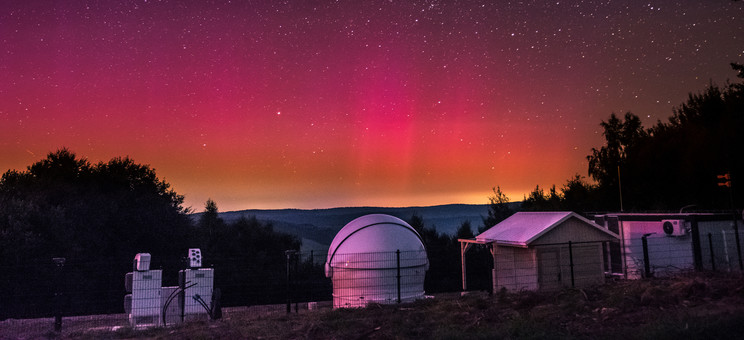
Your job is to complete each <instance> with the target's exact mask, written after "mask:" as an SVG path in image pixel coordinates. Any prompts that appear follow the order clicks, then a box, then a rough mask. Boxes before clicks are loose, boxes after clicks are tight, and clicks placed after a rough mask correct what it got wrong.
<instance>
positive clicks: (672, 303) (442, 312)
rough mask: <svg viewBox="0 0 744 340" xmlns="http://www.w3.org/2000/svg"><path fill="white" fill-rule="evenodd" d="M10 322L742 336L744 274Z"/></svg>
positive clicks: (315, 333) (274, 331)
mask: <svg viewBox="0 0 744 340" xmlns="http://www.w3.org/2000/svg"><path fill="white" fill-rule="evenodd" d="M8 321H9V320H6V321H3V322H2V323H0V327H1V328H0V334H2V335H0V337H1V338H26V339H31V338H59V339H106V338H152V339H546V338H548V339H562V338H565V339H570V338H602V339H739V338H742V336H743V335H744V279H742V278H741V277H739V276H738V275H731V274H728V275H725V274H708V273H696V274H689V275H680V276H676V277H672V278H657V279H646V280H636V281H616V282H611V283H607V284H605V285H601V286H596V287H590V288H585V289H565V290H562V291H559V292H552V293H543V292H527V291H525V292H516V293H510V292H497V293H495V294H493V295H489V294H486V293H482V292H474V293H470V294H467V295H465V296H460V294H459V293H450V294H440V295H437V296H435V297H434V298H432V299H425V300H421V301H417V302H414V303H410V304H401V305H370V306H368V307H366V308H361V309H336V310H333V309H331V308H321V309H319V310H307V309H303V308H300V309H299V310H298V311H297V312H295V310H294V309H293V311H292V313H291V314H287V313H286V309H285V308H284V306H274V307H273V308H269V307H264V308H258V306H254V307H250V308H247V307H242V308H229V309H225V311H224V313H223V318H222V319H219V320H215V321H196V322H189V323H186V324H182V325H178V326H175V327H167V328H154V329H147V330H134V329H131V328H130V327H127V326H119V327H116V329H113V328H112V327H100V326H99V327H90V326H86V324H85V323H84V322H79V323H78V324H76V323H75V319H70V320H65V327H64V329H63V331H62V332H61V333H55V332H53V331H51V323H46V324H45V325H43V327H42V326H39V327H21V325H23V323H22V322H20V320H11V321H13V322H11V323H9V322H8ZM39 322H41V321H39ZM46 322H51V321H50V320H47V321H46ZM26 326H29V325H28V324H27V325H26Z"/></svg>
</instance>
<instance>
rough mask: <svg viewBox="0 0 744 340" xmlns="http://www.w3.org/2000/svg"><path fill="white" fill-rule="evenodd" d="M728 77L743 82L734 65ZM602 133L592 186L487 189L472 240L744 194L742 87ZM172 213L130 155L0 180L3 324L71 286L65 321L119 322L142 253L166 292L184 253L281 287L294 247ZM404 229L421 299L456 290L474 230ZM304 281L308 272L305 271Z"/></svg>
mask: <svg viewBox="0 0 744 340" xmlns="http://www.w3.org/2000/svg"><path fill="white" fill-rule="evenodd" d="M732 67H733V69H734V70H735V71H737V72H738V77H739V78H742V77H744V74H742V71H744V67H743V66H742V65H739V64H732ZM600 125H601V127H602V128H603V129H604V132H603V134H604V137H605V142H606V143H605V145H603V146H601V147H600V148H598V149H596V148H595V149H592V150H591V154H589V155H588V156H587V161H588V171H587V173H588V176H589V178H590V179H591V182H590V180H589V179H587V178H586V177H583V176H581V175H579V174H576V175H574V177H572V178H570V179H569V180H567V182H566V183H565V184H563V186H562V187H561V188H560V189H557V188H556V186H555V185H553V186H552V187H550V188H549V189H548V191H547V193H546V192H545V190H544V189H543V188H540V187H539V186H537V187H535V189H534V190H533V191H532V192H530V193H529V194H527V195H525V197H524V198H523V200H522V202H521V203H513V202H510V199H509V197H507V196H506V195H504V194H503V192H502V191H501V188H500V187H499V186H496V187H494V188H493V195H492V196H490V197H488V199H489V212H488V216H484V217H483V220H482V221H481V222H482V224H481V225H479V226H477V231H479V232H481V231H484V230H485V229H487V228H490V227H491V226H493V225H495V224H496V223H498V222H500V221H501V220H503V219H505V218H507V217H508V216H510V215H511V214H512V213H514V211H515V210H520V209H521V210H571V211H576V212H579V213H583V212H587V211H618V210H620V209H623V210H626V211H640V210H674V211H676V210H679V209H680V208H682V207H690V206H693V205H694V207H692V209H718V210H721V209H734V208H735V207H737V206H738V204H740V202H741V200H742V195H743V194H744V191H742V190H736V188H737V187H736V185H737V184H738V183H739V182H738V179H739V176H740V174H741V173H742V167H743V166H744V164H743V163H744V160H742V158H743V157H744V152H742V151H744V150H742V145H744V143H743V142H742V141H741V139H742V136H744V84H742V83H727V84H726V85H725V86H723V87H719V86H716V85H714V84H710V85H709V86H708V87H707V88H706V89H705V90H704V91H702V92H701V93H698V94H690V95H689V98H688V100H687V102H686V103H684V104H682V105H681V106H679V107H677V108H675V109H674V110H673V113H672V116H671V117H670V118H669V120H668V121H667V122H661V121H658V122H657V123H656V124H655V125H654V126H652V127H650V128H644V127H643V126H642V124H641V120H640V119H639V117H638V116H636V115H634V114H633V113H630V112H628V113H626V114H625V115H624V116H623V117H619V116H618V115H616V114H614V113H613V114H611V115H610V117H609V119H608V120H607V121H603V122H601V124H600ZM724 173H727V174H729V178H730V181H731V183H732V186H731V187H720V186H719V185H718V181H719V180H718V178H717V176H718V175H721V174H724ZM183 201H184V197H183V196H181V195H179V194H177V193H176V192H175V191H174V190H173V189H172V188H171V187H170V185H169V184H168V183H167V182H165V181H164V180H161V179H159V178H158V177H157V176H156V173H155V170H154V169H152V168H150V167H149V166H147V165H141V164H137V163H135V162H134V161H133V160H132V159H130V158H128V157H125V158H121V157H117V158H114V159H111V160H110V161H108V162H99V163H97V164H91V163H90V162H89V161H88V160H86V159H85V158H80V157H78V156H77V155H75V154H74V153H73V152H72V151H70V150H68V149H64V148H63V149H60V150H57V151H55V152H51V153H49V154H48V155H47V157H46V158H45V159H42V160H40V161H38V162H36V163H34V164H32V165H30V166H28V168H27V169H26V170H24V171H18V170H8V171H6V172H5V173H4V174H3V175H2V177H1V178H0V268H3V269H4V270H5V271H4V272H5V273H6V275H4V276H3V277H0V291H2V292H4V294H5V297H4V298H3V299H0V319H3V318H7V317H22V316H41V315H49V314H50V313H51V310H52V309H51V308H50V304H51V303H52V300H53V299H52V297H53V292H54V291H55V290H58V289H60V287H62V288H61V289H63V290H64V289H65V287H66V286H69V285H72V284H74V285H75V289H74V291H76V292H82V293H80V294H83V295H81V296H77V297H74V296H70V297H68V301H67V304H66V305H67V306H69V307H68V308H69V311H68V312H67V313H68V314H84V313H100V312H120V311H121V305H122V298H123V276H124V273H126V272H128V271H131V268H132V267H131V262H130V261H131V259H132V258H133V256H134V254H136V253H139V252H149V253H151V254H152V258H153V267H154V268H163V270H164V275H165V277H164V284H168V285H175V284H176V280H177V279H176V275H177V274H176V273H177V271H178V270H179V269H182V268H184V267H185V264H184V262H182V259H183V258H184V257H185V255H186V249H188V248H192V247H199V248H202V249H203V252H204V254H205V257H206V258H205V262H206V264H207V265H213V266H215V268H217V270H216V273H215V274H216V278H215V281H216V282H215V284H216V285H223V286H225V287H244V288H245V287H264V286H267V285H269V286H270V285H276V284H277V283H276V282H267V281H266V280H265V278H266V277H276V278H277V280H281V279H279V278H283V277H284V275H285V274H286V273H285V270H286V266H285V264H286V261H287V257H286V254H285V253H284V251H285V250H291V249H294V250H298V249H299V247H300V241H299V240H298V239H297V238H296V237H294V236H291V235H287V234H282V233H278V232H276V231H274V230H273V228H272V226H271V224H268V223H264V222H261V221H258V220H256V219H255V217H250V216H248V217H245V218H242V219H239V220H237V221H235V222H233V223H226V222H224V221H223V220H222V219H220V218H219V212H218V210H217V204H216V203H215V202H214V201H212V200H211V199H210V200H208V201H207V202H206V204H205V212H204V213H203V214H202V215H201V216H200V218H199V220H198V221H192V218H191V216H190V213H191V211H190V209H188V208H184V207H183ZM410 224H411V225H412V226H413V227H414V228H416V229H417V230H418V231H419V233H420V234H421V235H422V237H423V239H424V243H425V244H426V246H427V249H428V251H429V258H430V269H429V272H428V274H427V277H426V284H425V287H426V289H427V291H432V292H441V291H453V290H458V289H459V285H460V276H459V275H460V272H459V268H460V262H459V261H460V256H459V242H458V241H457V239H458V238H472V237H473V227H474V226H471V224H470V222H465V223H463V225H462V226H461V227H460V228H459V229H458V231H457V233H456V235H454V236H449V235H445V234H439V233H437V231H436V229H435V228H434V227H431V228H429V227H427V226H424V223H423V218H422V217H421V216H416V215H414V216H412V218H411V220H410ZM489 256H490V254H488V250H487V249H479V248H476V249H474V250H471V253H469V256H468V261H473V262H472V263H468V268H469V274H468V275H474V277H472V278H469V279H468V281H469V282H470V286H472V287H474V288H476V289H488V287H489V278H488V277H487V275H488V273H490V271H489V270H488V267H489V265H490V262H489V261H488V259H489ZM55 257H64V258H66V259H67V264H66V266H68V267H70V266H76V267H75V268H76V270H75V271H72V270H70V271H68V275H67V276H66V277H65V279H64V280H62V281H60V280H59V279H58V277H57V276H55V275H56V274H55V272H54V270H53V269H54V264H53V263H52V261H51V259H52V258H55ZM311 264H312V263H311ZM309 270H314V268H312V265H311V266H310V269H309ZM256 273H260V274H261V275H255V274H256ZM477 273H481V274H477ZM483 273H485V276H484V275H483ZM478 275H480V276H478ZM318 278H319V279H322V278H320V277H318ZM277 282H282V281H277ZM67 288H69V287H67ZM68 291H72V290H71V289H68ZM112 291H121V292H122V295H117V294H111V292H112ZM250 291H251V289H242V290H241V289H235V290H230V289H226V290H225V291H224V292H223V298H224V299H225V301H226V302H225V303H224V304H225V305H229V304H231V303H233V304H251V303H259V302H267V300H269V299H270V297H266V296H251V295H246V292H250ZM85 300H97V301H103V303H102V304H100V306H103V307H100V310H91V309H90V305H83V304H81V305H76V303H78V302H79V301H85Z"/></svg>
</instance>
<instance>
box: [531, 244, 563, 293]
mask: <svg viewBox="0 0 744 340" xmlns="http://www.w3.org/2000/svg"><path fill="white" fill-rule="evenodd" d="M560 254H561V253H560V249H559V248H549V249H539V248H538V249H537V272H538V278H537V282H538V283H539V289H540V290H558V289H561V288H562V283H561V266H560V258H561V256H560Z"/></svg>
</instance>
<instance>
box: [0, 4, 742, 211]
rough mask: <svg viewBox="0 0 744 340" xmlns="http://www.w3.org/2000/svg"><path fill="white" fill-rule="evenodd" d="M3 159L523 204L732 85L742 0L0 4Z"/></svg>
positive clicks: (185, 182) (315, 195)
mask: <svg viewBox="0 0 744 340" xmlns="http://www.w3.org/2000/svg"><path fill="white" fill-rule="evenodd" d="M0 42H1V43H0V75H2V76H0V79H1V81H0V171H3V172H4V171H6V170H8V169H17V170H25V168H26V166H28V165H30V164H32V163H34V162H36V161H39V160H41V159H43V158H44V157H45V156H46V154H47V153H49V152H51V151H55V150H57V149H59V148H62V147H67V148H69V149H70V150H71V151H73V152H75V153H76V154H77V155H78V156H81V157H85V158H87V159H88V160H89V161H91V162H92V163H97V162H99V161H108V160H109V159H111V158H113V157H117V156H129V157H131V158H132V159H134V161H136V162H138V163H141V164H148V165H150V166H151V167H152V168H154V169H155V170H156V172H157V174H158V176H159V177H160V178H161V179H164V180H166V181H167V182H168V183H170V184H171V185H172V187H173V189H175V190H176V192H178V193H179V194H182V195H185V196H186V203H185V206H190V207H192V208H194V210H196V211H202V210H203V208H204V202H205V201H206V200H207V199H208V198H212V199H213V200H214V201H215V202H216V203H217V205H218V207H219V209H220V210H221V211H230V210H239V209H253V208H257V209H260V208H327V207H337V206H363V205H373V206H412V205H435V204H446V203H479V204H485V203H487V202H488V196H489V195H490V194H491V193H492V191H491V188H492V187H494V186H497V185H498V186H500V187H501V188H502V190H503V191H504V192H505V193H506V194H507V195H508V196H509V197H510V198H511V199H512V200H521V199H522V198H523V196H524V195H525V194H528V193H529V192H530V191H531V190H532V189H534V188H535V186H536V185H540V186H541V187H543V188H546V189H547V188H549V187H550V186H551V185H553V184H555V185H556V186H557V187H558V188H559V189H560V187H561V186H562V185H563V184H564V183H565V182H566V181H567V180H568V179H569V178H571V177H573V176H574V175H575V174H580V175H582V176H586V174H587V160H586V156H587V155H588V154H590V153H591V148H593V147H596V148H599V147H601V146H602V144H603V137H602V130H601V127H600V126H599V124H600V122H601V121H603V120H606V119H607V118H608V117H609V115H610V114H611V113H613V112H615V113H619V114H624V113H625V112H627V111H631V112H633V113H634V114H636V115H638V116H640V117H641V118H642V119H643V121H644V124H645V125H646V126H647V127H648V126H650V125H652V124H654V123H655V122H656V121H657V120H663V121H665V120H666V119H667V118H668V117H669V116H670V115H671V114H672V108H673V107H675V106H679V105H680V104H682V103H683V102H684V101H685V100H686V99H687V96H688V94H689V93H690V92H699V91H701V90H703V89H704V88H705V87H706V86H708V85H709V84H710V83H711V82H712V83H715V84H718V85H723V84H725V83H726V81H727V80H732V81H734V80H735V79H736V74H735V72H733V71H732V70H731V68H730V66H729V63H731V62H739V63H742V62H744V56H743V55H744V2H734V1H730V0H706V1H700V0H680V1H667V0H662V1H654V0H646V1H643V2H641V1H616V0H604V1H589V0H586V1H562V0H555V1H550V2H548V1H454V0H447V1H400V0H384V1H377V0H375V1H362V0H339V1H326V0H316V1H268V0H267V1H258V0H253V1H201V0H200V1H153V0H149V1H144V0H139V1H76V0H70V1H44V0H39V1H36V0H21V1H16V0H9V1H3V2H2V3H1V4H0Z"/></svg>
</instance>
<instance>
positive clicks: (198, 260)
mask: <svg viewBox="0 0 744 340" xmlns="http://www.w3.org/2000/svg"><path fill="white" fill-rule="evenodd" d="M189 266H190V267H191V268H199V267H201V266H202V255H201V249H199V248H189Z"/></svg>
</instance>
